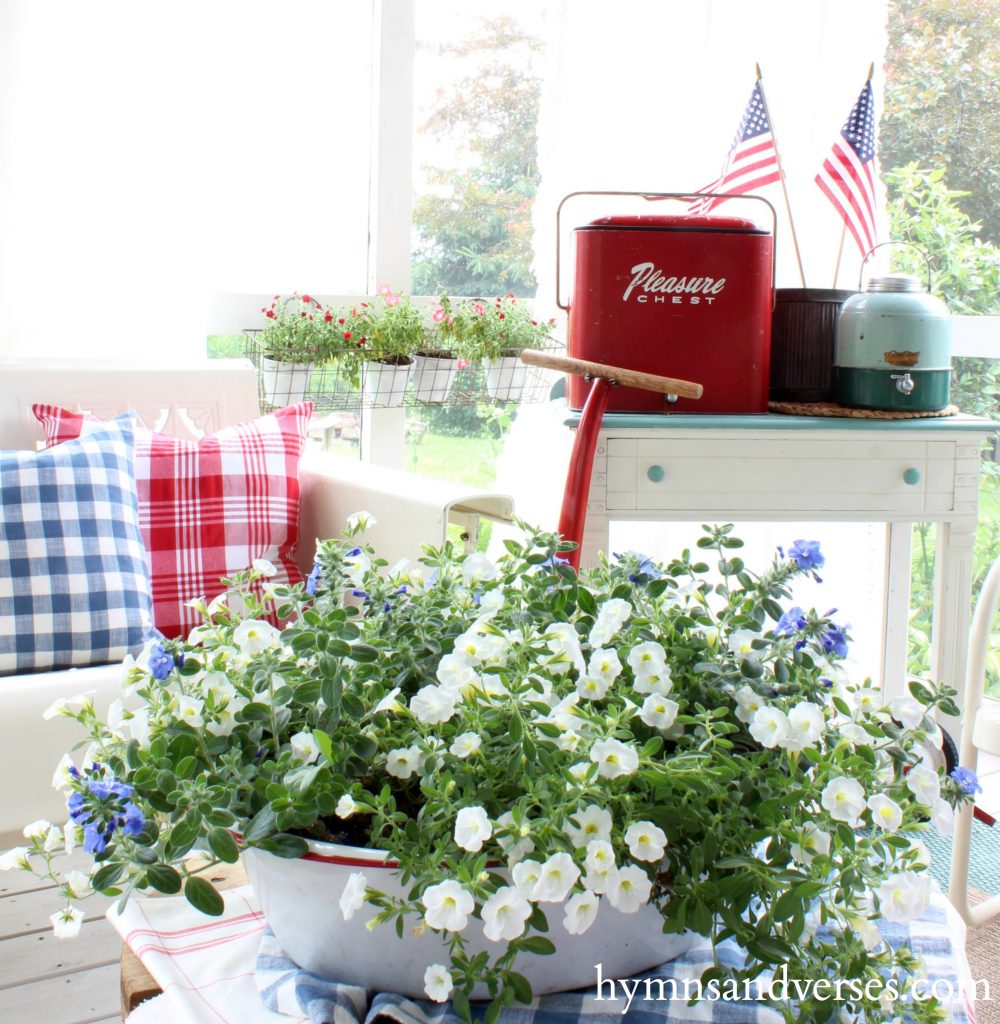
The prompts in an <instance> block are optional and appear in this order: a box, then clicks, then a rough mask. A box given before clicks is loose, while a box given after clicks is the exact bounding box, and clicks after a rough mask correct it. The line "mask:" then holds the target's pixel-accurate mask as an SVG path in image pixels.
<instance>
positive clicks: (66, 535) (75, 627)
mask: <svg viewBox="0 0 1000 1024" xmlns="http://www.w3.org/2000/svg"><path fill="white" fill-rule="evenodd" d="M134 461H135V451H134V447H133V430H132V422H131V419H130V417H128V416H127V415H126V416H119V417H118V418H117V419H115V420H111V421H109V422H108V423H107V424H105V425H104V426H102V427H100V428H98V429H95V430H93V431H92V432H90V433H88V434H87V435H85V436H84V437H81V438H80V439H79V440H77V441H67V442H66V443H65V444H60V445H57V446H56V447H54V448H48V449H46V450H45V451H41V452H28V451H13V452H0V675H9V674H10V673H13V672H40V671H43V670H47V669H56V668H68V667H69V666H72V665H96V664H106V663H108V662H114V661H120V660H121V659H122V658H123V657H124V656H125V655H126V654H127V653H129V652H130V651H134V650H136V649H137V648H139V647H140V646H141V645H142V643H143V641H144V640H145V639H146V637H147V636H148V635H149V633H150V631H151V629H152V621H153V617H152V600H151V595H150V585H149V570H148V566H147V564H146V549H145V546H144V545H143V542H142V537H141V535H140V533H139V504H138V498H137V497H136V487H135V473H134Z"/></svg>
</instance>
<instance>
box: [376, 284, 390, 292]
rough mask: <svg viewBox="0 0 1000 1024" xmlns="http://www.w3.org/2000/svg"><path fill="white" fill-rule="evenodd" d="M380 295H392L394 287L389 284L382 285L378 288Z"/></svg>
mask: <svg viewBox="0 0 1000 1024" xmlns="http://www.w3.org/2000/svg"><path fill="white" fill-rule="evenodd" d="M378 293H379V295H392V289H391V288H390V287H389V286H388V285H387V284H384V285H382V287H381V288H379V290H378Z"/></svg>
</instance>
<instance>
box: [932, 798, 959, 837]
mask: <svg viewBox="0 0 1000 1024" xmlns="http://www.w3.org/2000/svg"><path fill="white" fill-rule="evenodd" d="M931 823H932V824H933V825H934V827H935V828H936V829H937V830H938V832H940V833H941V835H943V836H950V835H951V834H952V832H954V831H955V811H954V809H953V808H952V806H951V804H950V803H948V801H947V800H943V799H941V797H938V799H937V800H935V801H934V803H933V804H932V806H931Z"/></svg>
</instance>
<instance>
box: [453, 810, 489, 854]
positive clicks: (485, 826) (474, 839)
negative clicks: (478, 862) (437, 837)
mask: <svg viewBox="0 0 1000 1024" xmlns="http://www.w3.org/2000/svg"><path fill="white" fill-rule="evenodd" d="M492 835H493V826H492V825H491V824H490V819H489V818H488V817H487V814H486V811H485V810H484V809H483V808H482V807H463V808H462V809H461V810H460V811H459V812H458V814H457V815H456V817H455V842H456V843H458V845H459V846H460V847H461V848H462V849H463V850H468V851H469V853H479V851H480V850H481V849H482V848H483V843H485V842H486V840H487V839H489V838H490V836H492Z"/></svg>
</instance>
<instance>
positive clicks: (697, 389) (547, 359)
mask: <svg viewBox="0 0 1000 1024" xmlns="http://www.w3.org/2000/svg"><path fill="white" fill-rule="evenodd" d="M521 362H522V363H527V364H528V365H529V366H542V367H544V368H545V369H547V370H561V371H562V372H563V373H575V374H576V375H577V376H579V377H593V378H601V379H603V380H607V381H611V382H612V383H613V384H621V385H622V386H623V387H629V388H641V389H642V390H643V391H656V392H657V393H659V394H661V395H680V396H681V398H701V394H702V391H704V388H703V387H702V386H701V385H700V384H695V383H694V382H693V381H690V380H677V379H675V378H673V377H660V376H659V375H658V374H655V373H643V372H642V371H641V370H629V369H626V368H625V367H624V366H608V365H607V363H592V362H590V361H589V360H587V359H574V358H573V357H572V356H559V355H554V354H553V353H551V352H539V351H538V350H537V349H534V348H526V349H525V350H524V351H523V352H522V353H521Z"/></svg>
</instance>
